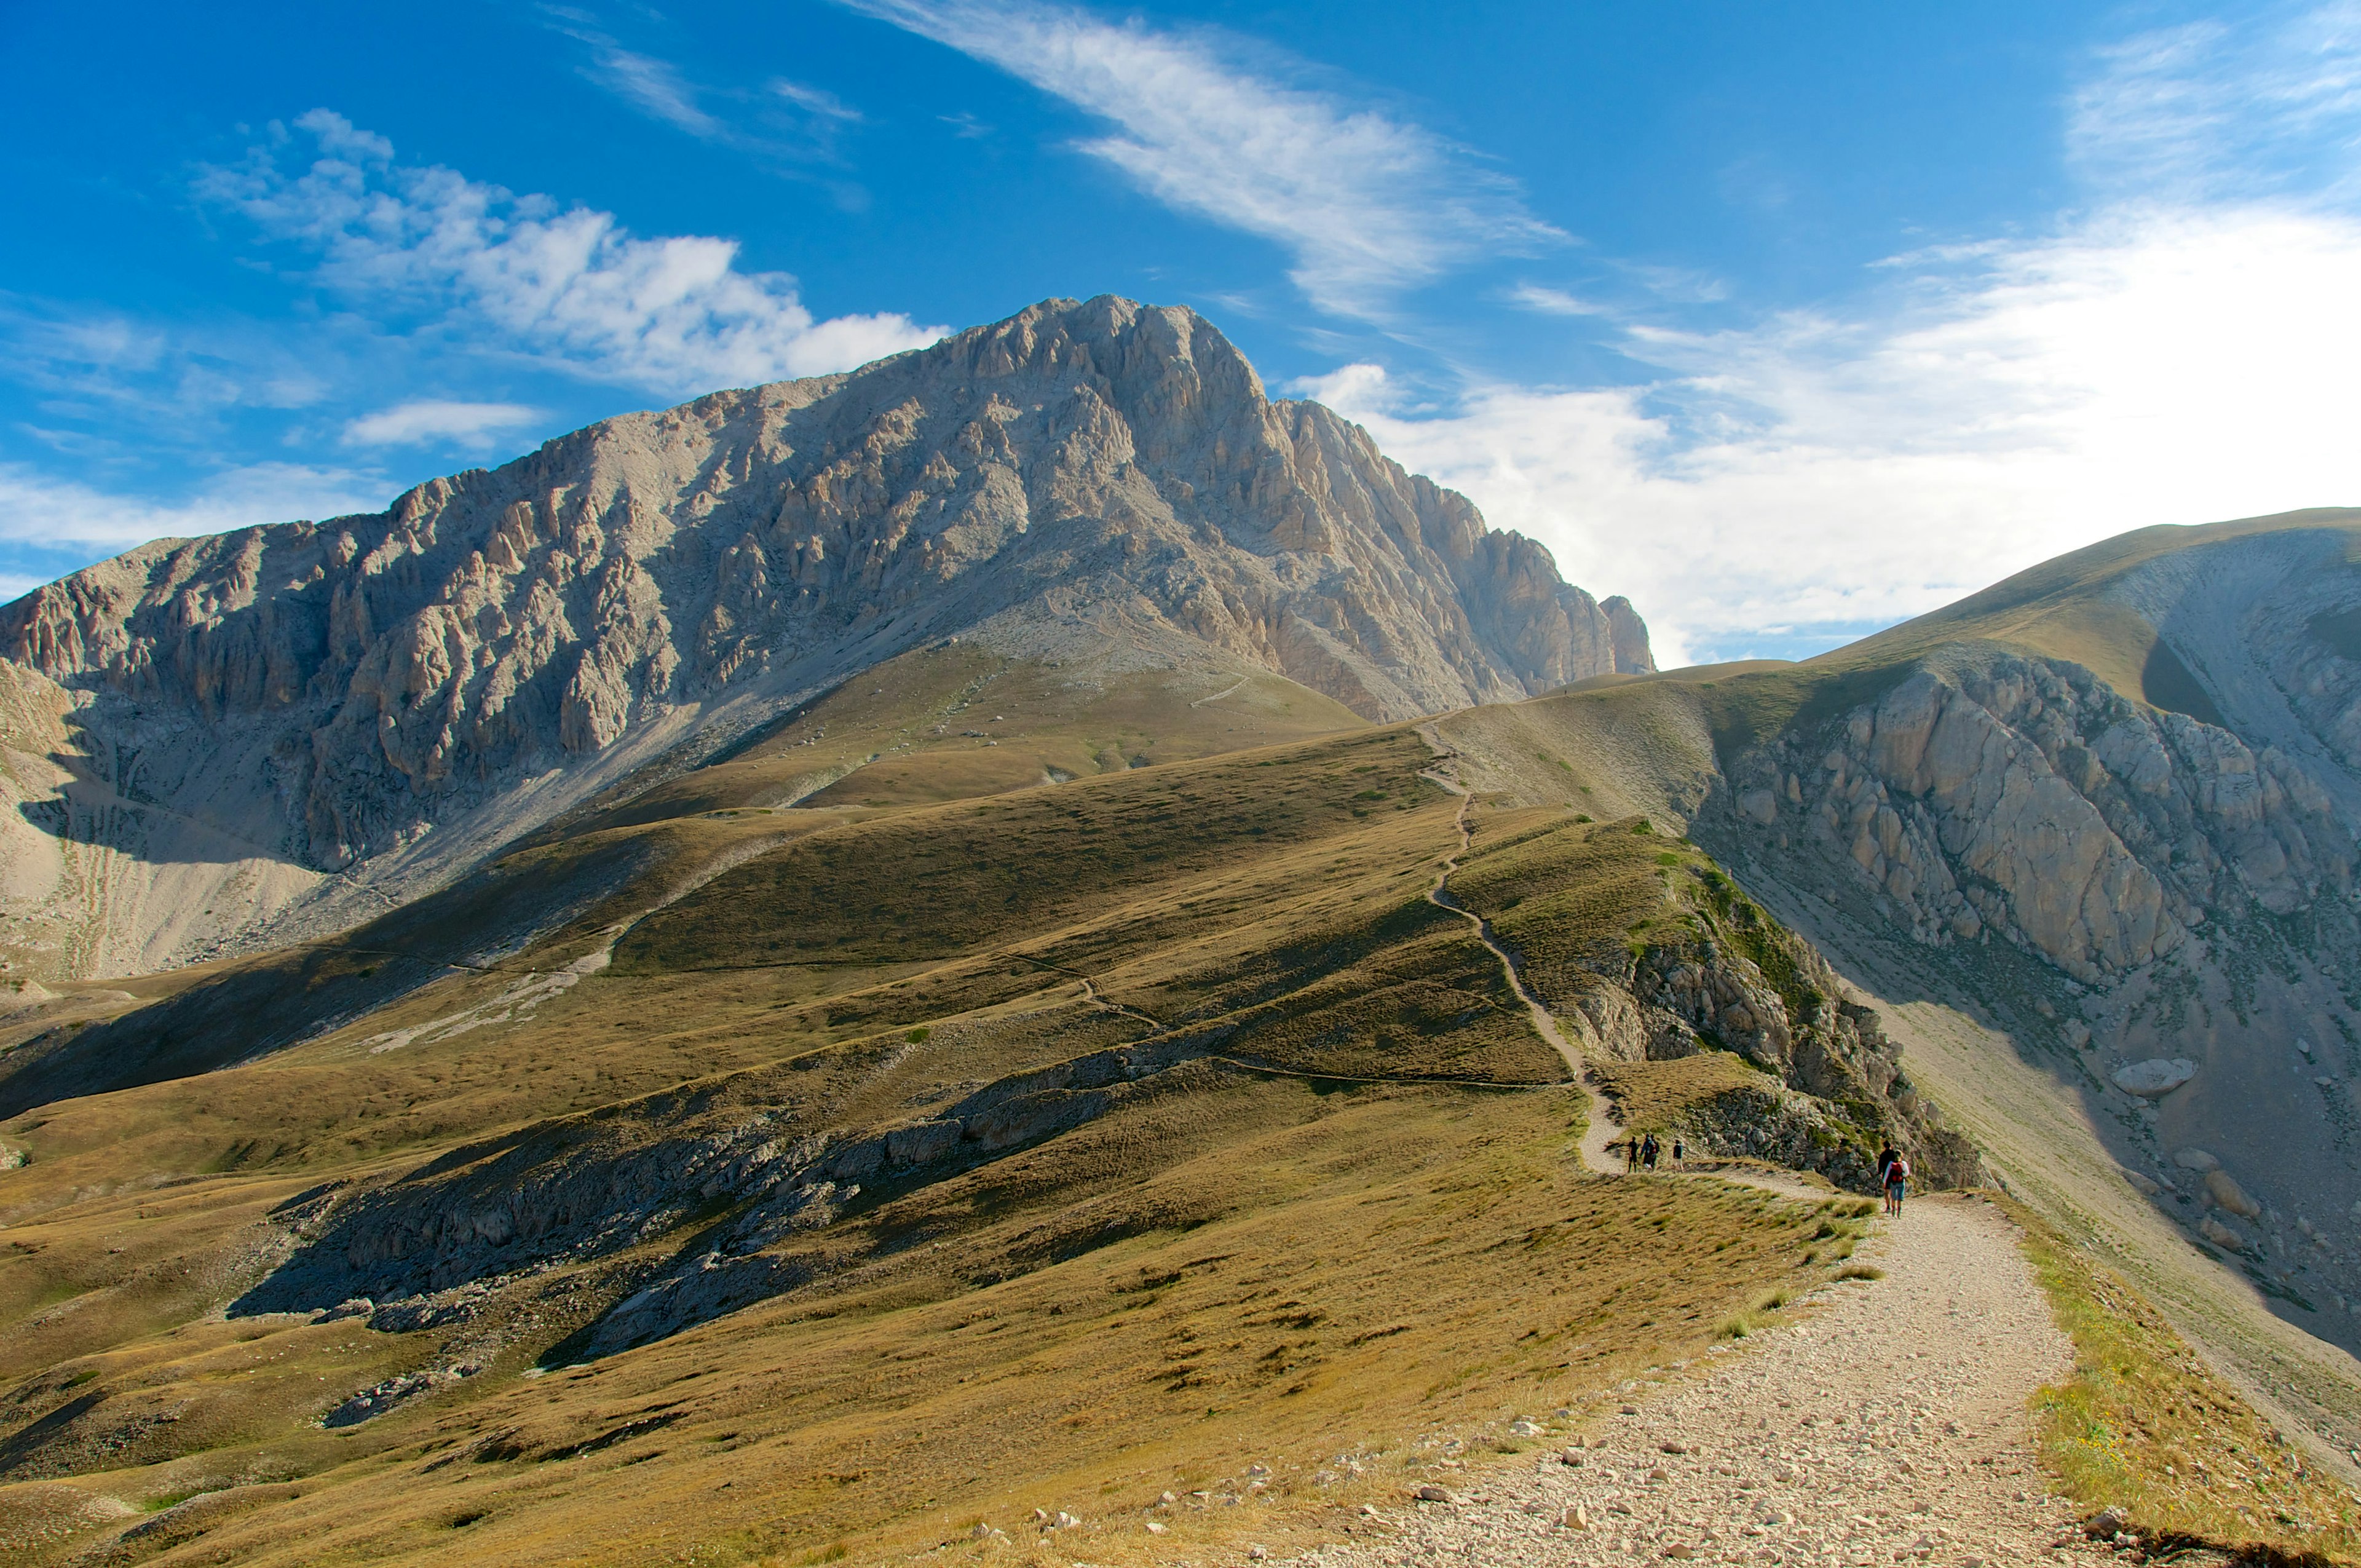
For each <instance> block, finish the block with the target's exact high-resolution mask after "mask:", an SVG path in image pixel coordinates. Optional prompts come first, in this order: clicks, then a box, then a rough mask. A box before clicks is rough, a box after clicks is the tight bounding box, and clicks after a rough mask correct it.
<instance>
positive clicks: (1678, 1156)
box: [1673, 1138, 1689, 1170]
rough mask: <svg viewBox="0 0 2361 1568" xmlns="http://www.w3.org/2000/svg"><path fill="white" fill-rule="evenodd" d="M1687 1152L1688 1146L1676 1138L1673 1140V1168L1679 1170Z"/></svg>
mask: <svg viewBox="0 0 2361 1568" xmlns="http://www.w3.org/2000/svg"><path fill="white" fill-rule="evenodd" d="M1688 1152H1689V1149H1688V1145H1686V1143H1684V1142H1682V1141H1681V1140H1680V1139H1678V1138H1675V1139H1674V1140H1673V1168H1675V1169H1676V1170H1677V1169H1678V1168H1680V1163H1681V1161H1682V1160H1683V1159H1685V1158H1686V1157H1687V1156H1688Z"/></svg>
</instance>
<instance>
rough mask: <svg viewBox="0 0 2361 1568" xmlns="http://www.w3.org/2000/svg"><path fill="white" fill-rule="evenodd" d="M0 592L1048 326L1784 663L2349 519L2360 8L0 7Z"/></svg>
mask: <svg viewBox="0 0 2361 1568" xmlns="http://www.w3.org/2000/svg"><path fill="white" fill-rule="evenodd" d="M0 127H4V128H5V146H6V147H7V148H9V149H10V151H9V153H8V154H7V156H6V157H5V159H0V202H5V211H6V212H7V213H8V214H10V216H9V221H8V222H7V224H6V225H5V227H0V592H5V591H12V590H18V589H21V588H22V587H27V586H29V585H30V584H31V583H34V582H37V581H39V580H41V579H43V578H45V577H47V576H53V575H55V574H57V573H60V572H62V571H65V570H70V569H71V568H72V567H74V566H76V565H82V564H83V563H85V562H87V561H90V560H93V559H96V558H99V557H102V556H104V555H105V554H112V553H113V552H114V551H115V550H119V549H121V548H124V547H126V545H128V544H131V543H137V542H138V541H140V540H142V539H146V538H149V537H153V536H156V535H159V534H182V533H191V532H204V531H209V530H213V529H220V528H227V527H234V526H238V525H241V524H244V523H247V522H255V521H279V520H281V519H284V518H289V517H295V516H313V517H317V516H325V515H330V514H333V513H335V512H337V511H341V510H362V509H374V508H376V507H379V506H381V505H383V504H384V503H385V501H386V500H387V499H390V497H391V496H392V495H393V494H394V493H396V492H397V491H399V490H400V489H401V488H403V487H405V486H407V485H409V484H411V483H413V482H415V481H416V480H418V479H421V478H423V477H428V476H430V475H433V474H436V473H442V472H447V471H449V470H451V469H453V468H456V467H461V466H469V465H473V464H479V463H491V462H496V461H499V460H500V459H503V458H505V457H507V456H511V455H515V454H517V453H519V452H522V451H525V450H529V449H530V448H531V447H532V446H533V444H537V443H538V442H540V441H541V440H543V439H544V438H546V437H547V436H549V435H552V434H555V433H559V432H562V431H565V430H568V429H572V428H574V427H576V426H577V425H579V424H581V423H583V422H587V421H588V420H591V419H595V418H597V417H598V416H600V415H603V414H607V413H611V412H615V411H620V410H623V409H627V408H635V407H647V406H654V405H659V404H663V403H666V402H670V401H675V400H679V399H681V398H683V397H686V396H689V395H692V394H694V393H696V392H697V391H700V390H703V389H708V388H710V387H714V386H720V385H732V384H744V383H748V382H752V381H757V380H763V379H769V378H777V377H781V376H789V375H800V374H809V373H813V372H817V371H820V370H825V369H831V368H838V367H846V366H850V365H851V364H856V363H859V362H861V361H862V360H865V359H867V358H870V357H873V356H875V355H878V354H881V353H887V352H892V351H894V350H895V349H898V348H902V347H906V346H910V345H915V344H918V343H923V342H926V341H928V340H929V339H930V338H931V337H932V336H934V335H935V334H938V333H939V332H940V331H942V330H944V329H945V328H950V327H958V326H963V325H967V324H971V323H976V322H982V321H988V320H992V319H994V318H996V317H999V316H1002V315H1005V314H1007V313H1010V312H1012V311H1014V310H1016V309H1018V308H1020V307H1022V306H1023V305H1025V304H1027V303H1028V302H1032V301H1034V300H1037V299H1039V298H1043V297H1046V296H1049V295H1053V294H1070V295H1089V294H1093V293H1099V292H1106V291H1114V292H1121V293H1126V294H1130V295H1133V296H1135V297H1139V298H1144V299H1148V300H1152V301H1156V302H1168V303H1185V304H1190V305H1193V306H1195V307H1196V308H1198V309H1199V310H1201V311H1203V312H1204V313H1207V314H1208V315H1210V316H1212V317H1213V319H1214V320H1216V321H1217V322H1218V323H1220V324H1221V325H1222V326H1223V327H1224V330H1225V331H1226V332H1228V333H1229V334H1230V335H1231V336H1232V337H1233V338H1235V340H1236V341H1237V342H1238V343H1239V344H1240V345H1241V346H1242V347H1244V348H1245V349H1246V352H1247V353H1248V354H1249V355H1250V356H1252V357H1253V358H1254V360H1255V362H1256V363H1257V366H1258V367H1260V368H1261V370H1262V372H1263V374H1264V377H1265V379H1266V381H1267V382H1268V383H1269V384H1270V386H1271V387H1272V388H1273V389H1274V390H1275V391H1281V392H1287V393H1290V394H1292V395H1309V396H1318V397H1321V398H1322V399H1323V400H1326V401H1328V402H1330V403H1331V404H1332V405H1333V406H1335V407H1337V408H1339V409H1340V410H1341V411H1345V413H1347V414H1348V415H1350V416H1351V417H1353V418H1356V419H1358V420H1360V421H1362V422H1365V423H1367V424H1368V425H1369V426H1370V428H1371V429H1372V430H1373V431H1374V432H1376V433H1377V434H1378V437H1379V439H1380V440H1381V441H1382V442H1383V443H1384V444H1385V445H1386V446H1387V448H1388V449H1389V451H1391V452H1393V453H1395V454H1396V455H1398V456H1400V458H1402V460H1403V461H1404V462H1406V463H1408V464H1409V465H1410V466H1413V467H1416V468H1420V469H1422V470H1423V471H1426V472H1429V473H1432V474H1433V475H1435V477H1438V478H1440V479H1442V480H1444V482H1446V483H1450V484H1454V485H1455V486H1457V487H1459V488H1463V489H1466V491H1468V492H1469V493H1470V494H1471V495H1473V496H1474V497H1475V498H1476V499H1477V501H1478V502H1479V503H1480V504H1481V505H1482V506H1483V507H1484V508H1485V510H1486V512H1487V515H1488V517H1489V518H1490V519H1491V520H1492V521H1494V522H1495V523H1496V524H1499V525H1504V526H1511V527H1516V528H1520V529H1521V530H1523V531H1524V532H1528V533H1531V534H1533V535H1534V536H1535V537H1538V538H1540V539H1542V540H1543V541H1544V542H1545V543H1548V544H1549V545H1550V546H1551V548H1552V549H1553V550H1554V551H1555V552H1556V554H1557V555H1558V558H1559V562H1560V565H1561V566H1562V567H1563V568H1564V569H1565V572H1566V574H1567V576H1569V577H1571V578H1573V579H1574V580H1576V581H1578V582H1581V583H1583V584H1584V585H1585V586H1587V587H1591V588H1593V589H1594V590H1595V591H1598V592H1599V593H1601V594H1606V593H1610V592H1624V593H1628V594H1630V595H1631V596H1632V598H1634V599H1635V601H1637V602H1638V603H1639V605H1640V607H1641V609H1642V612H1643V613H1645V614H1646V615H1648V617H1649V618H1650V620H1651V622H1652V624H1653V626H1654V627H1655V628H1656V630H1657V631H1658V636H1659V642H1660V646H1661V648H1662V649H1663V651H1664V652H1666V653H1668V654H1671V655H1672V656H1674V657H1688V658H1697V659H1706V658H1726V657H1739V656H1745V655H1750V654H1782V655H1796V654H1801V653H1806V652H1813V651H1816V650H1817V649H1819V648H1823V647H1827V646H1830V645H1832V644H1833V643H1835V642H1837V641H1843V640H1845V639H1846V638H1848V637H1850V636H1852V635H1857V634H1859V633H1860V632H1861V631H1863V630H1869V629H1871V628H1872V627H1874V626H1878V625H1882V624H1885V623H1887V622H1889V621H1891V620H1895V619H1898V618H1900V617H1902V616H1905V615H1908V614H1912V613H1916V611H1919V610H1922V609H1927V608H1931V607H1932V606H1934V605H1935V604H1938V603H1940V602H1943V601H1944V600H1946V599H1948V598H1952V597H1956V595H1958V594H1959V593H1960V592H1962V591H1965V590H1968V589H1971V588H1972V587H1978V586H1981V585H1982V583H1984V582H1987V581H1990V580H1992V579H1993V578H1994V577H1996V576H2001V575H2004V573H2005V572H2007V571H2010V570H2014V569H2015V568H2017V567H2019V566H2022V565H2028V564H2030V563H2031V562H2033V561H2035V560H2038V559H2040V558H2042V557H2044V556H2047V555H2049V554H2055V553H2057V552H2058V551H2059V550H2062V549H2066V548H2070V547H2072V546H2073V545H2076V544H2080V543H2087V542H2088V541H2090V540H2092V539H2095V538H2099V537H2103V536H2104V535H2105V534H2108V533H2111V532H2117V531H2119V530H2121V529H2125V528H2130V527H2136V526H2140V525H2142V524H2145V523H2149V522H2195V521H2208V520H2211V519H2213V518H2219V517H2229V516H2240V515H2248V514H2253V513H2258V512H2264V511H2270V510H2283V509H2286V508H2290V507H2295V506H2302V505H2317V504H2356V503H2361V458H2356V453H2361V438H2356V436H2355V434H2354V431H2355V428H2356V418H2355V416H2356V413H2361V395H2356V391H2355V389H2354V385H2353V367H2355V366H2356V364H2361V289H2356V287H2355V284H2356V280H2361V211H2356V207H2361V5H2356V4H2352V3H2346V4H2332V5H2317V4H2312V5H2252V6H2242V7H2223V6H2218V5H2211V6H2209V5H2169V4H2158V5H2130V6H2125V5H2074V4H2068V3H2058V0H2052V3H2048V4H2042V5H2034V4H2016V3H2009V0H2002V3H1995V4H1990V5H1982V6H1979V7H1976V8H1974V9H1973V10H1972V11H1971V12H1964V13H1963V12H1961V11H1960V10H1959V9H1958V8H1945V7H1937V6H1930V5H1905V4H1894V3H1890V0H1886V3H1880V4H1850V3H1837V4H1830V3H1828V0H1820V3H1817V4H1811V5H1802V4H1797V5H1783V4H1762V3H1757V4H1749V5H1738V4H1689V3H1680V0H1673V3H1664V0H1658V3H1653V4H1649V5H1620V4H1619V5H1511V4H1498V3H1475V4H1462V5H1456V6H1453V7H1449V8H1440V7H1433V6H1411V5H1384V4H1356V5H1294V6H1289V7H1283V8H1282V7H1274V6H1264V5H1243V4H1227V5H1199V6H1194V7H1183V6H1177V5H1176V6H1166V7H1159V8H1156V9H1141V10H1116V9H1113V8H1108V7H1103V6H1088V5H1083V6H1068V5H1046V4H1038V3H1034V0H841V3H828V0H771V3H769V4H740V3H736V0H708V3H707V4H703V5H698V6H696V7H683V8H680V9H676V10H664V9H660V8H657V7H654V6H651V5H637V4H633V5H526V4H504V3H499V0H495V3H490V4H483V3H478V4H471V5H435V4H431V3H422V4H415V5H408V6H405V7H401V8H379V9H376V10H372V11H371V12H369V13H368V14H363V12H362V8H359V7H322V6H304V7H296V6H281V5H238V4H225V5H213V6H207V7H202V8H197V7H184V6H174V7H167V6H161V5H126V6H122V7H115V8H111V9H107V10H98V9H94V8H91V7H49V8H37V7H33V6H29V5H12V6H6V7H0Z"/></svg>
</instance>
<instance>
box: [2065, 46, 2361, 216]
mask: <svg viewBox="0 0 2361 1568" xmlns="http://www.w3.org/2000/svg"><path fill="white" fill-rule="evenodd" d="M2101 61H2102V64H2103V69H2102V70H2100V71H2096V72H2094V73H2093V74H2092V77H2091V79H2090V80H2089V81H2088V82H2085V83H2084V84H2083V85H2082V86H2081V89H2080V90H2078V91H2077V92H2076V93H2075V94H2074V97H2073V100H2072V103H2071V105H2070V118H2069V121H2068V126H2067V150H2068V153H2069V155H2070V158H2071V159H2072V160H2073V162H2074V164H2075V166H2076V167H2077V168H2078V169H2079V170H2081V173H2082V174H2083V175H2084V177H2085V178H2087V179H2089V180H2090V181H2092V182H2093V183H2094V184H2096V185H2098V186H2100V187H2101V188H2103V189H2109V190H2114V191H2117V192H2124V191H2130V192H2136V193H2138V194H2139V195H2142V196H2144V197H2146V198H2147V199H2151V200H2153V199H2157V198H2159V197H2170V198H2173V199H2176V200H2184V201H2186V200H2197V199H2215V200H2218V199H2222V198H2224V197H2230V198H2233V199H2238V200H2253V199H2255V198H2256V197H2257V196H2260V195H2263V194H2266V193H2268V192H2285V191H2290V190H2294V191H2314V192H2318V191H2322V190H2326V191H2330V192H2334V191H2337V190H2339V189H2342V190H2343V191H2344V192H2345V193H2347V194H2349V193H2351V192H2352V190H2353V186H2354V176H2355V173H2356V170H2355V168H2354V165H2353V162H2352V159H2351V156H2350V155H2351V153H2352V150H2353V148H2354V147H2355V146H2356V136H2361V0H2333V3H2331V4H2328V5H2318V6H2313V7H2311V8H2307V9H2299V10H2285V9H2283V10H2280V11H2278V12H2276V13H2267V14H2266V15H2265V16H2263V17H2261V18H2259V19H2257V20H2253V21H2249V22H2248V23H2246V25H2244V26H2234V25H2232V24H2229V23H2225V22H2222V21H2216V20H2208V21H2200V22H2191V23H2189V24H2187V25H2186V26H2182V27H2166V28H2160V29H2158V30H2156V31H2153V32H2147V33H2142V34H2139V35H2137V36H2136V37H2134V38H2129V39H2126V40H2125V42H2123V43H2122V44H2120V45H2118V46H2116V47H2114V48H2113V49H2107V50H2105V51H2104V52H2103V54H2102V56H2101ZM2323 147H2333V148H2339V149H2341V150H2342V151H2343V152H2344V153H2345V157H2344V158H2342V159H2331V160H2329V161H2327V162H2326V163H2323V160H2322V159H2321V158H2320V156H2319V155H2320V152H2321V150H2322V148H2323Z"/></svg>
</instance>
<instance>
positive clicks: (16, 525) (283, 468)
mask: <svg viewBox="0 0 2361 1568" xmlns="http://www.w3.org/2000/svg"><path fill="white" fill-rule="evenodd" d="M385 502H386V498H385V495H384V493H383V489H382V487H381V485H380V484H379V482H377V481H375V480H374V479H373V478H372V477H370V476H368V475H365V474H357V473H354V472H352V471H350V470H346V469H335V468H315V467H308V466H303V465H301V464H294V463H258V464H253V465H250V466H247V467H244V468H236V469H232V470H230V471H229V472H227V473H224V474H220V475H217V476H215V477H214V478H212V479H211V480H209V481H208V482H206V483H205V484H204V485H203V486H202V487H200V488H198V489H197V490H196V491H195V492H193V493H192V494H191V495H189V496H187V497H186V498H184V499H180V500H175V501H157V500H152V499H142V498H135V497H129V496H122V495H110V494H108V493H107V492H105V491H104V490H100V489H97V488H93V487H92V486H89V485H84V484H80V483H77V482H75V481H72V480H66V479H58V478H54V477H50V476H49V475H45V474H41V473H38V472H36V471H35V470H33V469H30V468H27V467H25V466H22V465H18V464H0V543H9V544H28V545H32V546H35V547H37V548H39V549H45V550H76V551H92V550H105V551H119V550H124V549H127V548H129V547H130V546H132V545H134V544H142V543H147V542H148V540H151V539H186V538H193V537H195V536H196V535H198V534H204V533H219V532H223V531H225V530H226V529H233V528H248V527H252V526H253V525H254V524H256V523H258V522H281V521H290V520H292V519H295V518H299V517H300V518H310V519H312V520H313V521H318V520H320V519H323V518H330V517H342V516H345V515H347V514H349V513H353V512H368V511H379V510H383V509H384V506H385Z"/></svg>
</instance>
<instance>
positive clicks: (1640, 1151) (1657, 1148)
mask: <svg viewBox="0 0 2361 1568" xmlns="http://www.w3.org/2000/svg"><path fill="white" fill-rule="evenodd" d="M1611 1147H1612V1148H1613V1150H1614V1151H1615V1152H1616V1153H1618V1154H1620V1155H1621V1156H1622V1157H1623V1172H1624V1174H1625V1175H1627V1176H1628V1175H1630V1174H1631V1172H1632V1171H1635V1170H1653V1169H1655V1168H1656V1162H1657V1161H1658V1160H1660V1159H1661V1160H1666V1161H1667V1162H1668V1163H1669V1164H1671V1165H1674V1166H1678V1165H1679V1164H1680V1163H1681V1160H1682V1158H1683V1157H1686V1155H1687V1153H1688V1147H1687V1146H1686V1145H1685V1144H1684V1143H1682V1142H1681V1140H1680V1139H1678V1138H1675V1139H1674V1140H1673V1141H1672V1145H1671V1146H1670V1147H1667V1146H1664V1145H1663V1144H1660V1143H1658V1142H1657V1141H1656V1135H1655V1134H1653V1133H1646V1134H1642V1135H1634V1136H1632V1137H1631V1138H1628V1139H1626V1140H1625V1141H1623V1142H1622V1143H1620V1144H1615V1145H1612V1146H1611Z"/></svg>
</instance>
